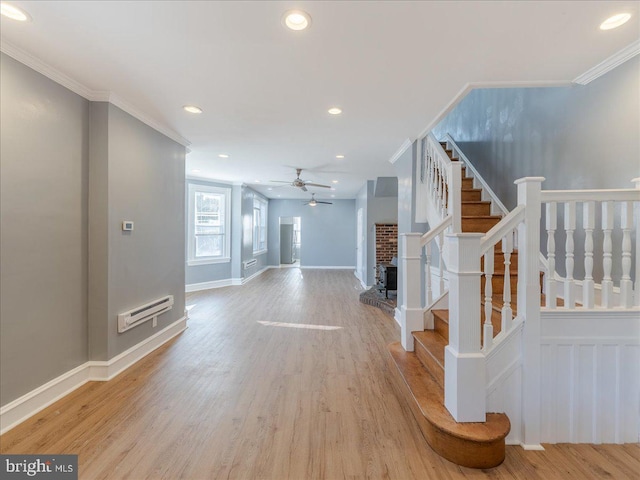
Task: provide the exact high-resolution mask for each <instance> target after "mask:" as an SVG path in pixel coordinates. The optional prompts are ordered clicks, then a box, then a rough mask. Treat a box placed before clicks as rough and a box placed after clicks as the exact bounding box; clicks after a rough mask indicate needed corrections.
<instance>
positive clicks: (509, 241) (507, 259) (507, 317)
mask: <svg viewBox="0 0 640 480" xmlns="http://www.w3.org/2000/svg"><path fill="white" fill-rule="evenodd" d="M511 252H513V233H508V234H507V236H506V237H504V238H503V239H502V253H503V254H504V288H503V294H502V302H503V305H502V326H501V330H500V331H501V332H503V333H506V332H508V331H509V329H510V328H511V323H512V322H513V310H512V309H511V268H510V267H511Z"/></svg>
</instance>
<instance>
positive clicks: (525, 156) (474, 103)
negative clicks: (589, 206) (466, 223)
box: [433, 56, 640, 208]
mask: <svg viewBox="0 0 640 480" xmlns="http://www.w3.org/2000/svg"><path fill="white" fill-rule="evenodd" d="M433 131H434V134H435V135H436V137H437V138H438V139H441V138H442V137H443V136H444V135H445V134H446V133H449V134H451V136H452V137H453V139H454V140H455V141H456V143H457V144H458V145H459V146H460V147H461V148H462V149H463V151H464V152H465V154H466V155H467V156H468V157H469V159H470V160H471V161H472V163H473V164H474V166H475V167H476V168H477V169H478V171H479V172H480V174H481V175H482V176H483V177H484V179H485V180H486V181H487V183H488V184H489V185H490V186H491V188H492V189H493V190H494V191H495V192H496V194H497V195H498V197H499V198H500V199H501V200H502V202H503V203H504V204H505V206H506V207H507V208H513V207H514V206H515V205H516V198H517V197H516V187H515V186H514V185H513V181H514V180H516V179H518V178H520V177H526V176H543V177H545V178H546V180H545V182H544V183H543V184H542V188H543V189H547V190H549V189H589V188H632V187H633V185H632V184H631V182H630V180H631V179H632V178H635V177H638V176H640V56H636V57H635V58H633V59H631V60H628V61H627V62H625V63H624V64H622V65H620V66H618V67H617V68H615V69H614V70H612V71H610V72H608V73H607V74H606V75H604V76H602V77H600V78H598V79H596V80H594V81H593V82H591V83H589V84H588V85H575V86H571V87H552V88H504V89H502V88H496V89H479V90H473V91H472V92H470V93H469V95H467V97H465V98H464V99H463V100H462V101H461V102H460V103H459V104H458V105H457V106H456V107H455V108H454V109H453V110H452V111H451V113H449V115H447V116H446V117H445V118H444V119H443V120H442V121H441V122H440V123H439V124H438V125H437V126H436V127H435V128H434V130H433Z"/></svg>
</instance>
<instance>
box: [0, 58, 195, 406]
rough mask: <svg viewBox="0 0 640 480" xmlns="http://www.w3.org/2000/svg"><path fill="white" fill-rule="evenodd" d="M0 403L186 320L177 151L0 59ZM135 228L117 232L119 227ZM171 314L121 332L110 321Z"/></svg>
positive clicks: (123, 117) (180, 156) (112, 112)
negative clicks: (167, 299)
mask: <svg viewBox="0 0 640 480" xmlns="http://www.w3.org/2000/svg"><path fill="white" fill-rule="evenodd" d="M0 62H1V63H0V88H1V90H0V96H1V98H2V101H1V102H0V119H1V122H2V136H1V137H0V182H1V183H0V209H1V210H0V216H1V219H2V228H0V261H1V264H2V268H1V269H0V402H1V403H2V405H6V404H7V403H9V402H11V401H12V400H15V399H16V398H18V397H20V396H22V395H24V394H26V393H28V392H29V391H31V390H33V389H34V388H37V387H39V386H41V385H42V384H44V383H46V382H47V381H49V380H52V379H53V378H55V377H57V376H59V375H62V374H63V373H66V372H68V371H69V370H72V369H73V368H75V367H77V366H79V365H82V364H83V363H85V362H86V361H88V360H106V359H108V358H112V357H114V356H115V355H117V354H118V353H120V352H122V351H124V350H126V349H128V348H129V347H131V346H133V345H135V344H137V343H139V342H140V341H142V340H144V339H145V338H147V337H148V336H150V335H152V334H154V333H156V332H157V331H159V330H160V329H161V328H162V327H164V326H165V325H167V324H169V323H171V322H173V321H174V320H176V319H178V318H181V317H182V316H183V315H184V253H183V252H184V234H183V230H184V155H185V149H184V147H182V146H180V145H178V144H176V143H175V142H173V141H172V140H170V139H168V138H166V137H165V136H163V135H162V134H160V133H158V132H156V131H155V130H153V129H151V128H150V127H147V126H146V125H144V124H142V123H141V122H139V121H138V120H135V119H134V118H133V117H131V116H130V115H128V114H126V113H125V112H123V111H121V110H120V109H118V108H117V107H114V106H112V105H109V104H107V103H100V102H97V103H91V102H88V101H87V100H84V99H83V98H81V97H79V96H78V95H76V94H74V93H72V92H70V91H68V90H67V89H65V88H63V87H61V86H60V85H58V84H56V83H55V82H53V81H51V80H49V79H47V78H46V77H44V76H42V75H40V74H39V73H36V72H34V71H33V70H31V69H29V68H28V67H26V66H24V65H22V64H20V63H19V62H16V61H15V60H13V59H11V58H10V57H8V56H5V55H2V56H1V57H0ZM122 220H133V221H134V222H135V230H134V231H133V232H131V233H129V234H123V233H122V232H121V221H122ZM167 294H171V295H173V296H174V299H175V304H174V308H173V310H171V311H170V312H168V313H166V314H164V315H162V316H161V317H160V318H159V321H158V327H157V328H156V329H153V328H152V327H151V325H150V324H145V325H142V326H139V327H136V328H134V329H132V330H130V331H128V332H126V333H124V334H118V333H117V328H116V323H117V318H116V316H117V314H118V313H121V312H122V311H124V310H128V309H130V308H132V307H135V306H137V305H140V304H141V303H145V302H148V301H149V300H153V299H155V298H158V297H160V296H162V295H167Z"/></svg>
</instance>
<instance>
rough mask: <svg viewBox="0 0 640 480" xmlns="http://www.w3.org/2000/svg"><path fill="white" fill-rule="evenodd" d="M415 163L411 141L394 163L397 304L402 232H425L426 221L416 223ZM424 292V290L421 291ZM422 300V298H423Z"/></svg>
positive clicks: (399, 290) (399, 291) (401, 292)
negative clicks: (396, 207)
mask: <svg viewBox="0 0 640 480" xmlns="http://www.w3.org/2000/svg"><path fill="white" fill-rule="evenodd" d="M416 164H417V143H416V142H413V145H412V146H411V148H408V149H407V150H406V151H405V152H404V153H403V154H402V155H401V156H400V158H398V160H396V162H395V163H394V165H393V166H394V167H395V172H396V175H397V177H398V265H399V267H398V306H400V304H401V299H402V294H403V291H404V281H403V279H402V267H401V266H400V264H401V258H402V255H403V254H404V252H403V248H402V237H401V234H402V233H411V232H418V233H425V232H426V231H427V224H426V223H416V222H415V221H414V220H415V205H416V192H415V188H414V185H415V184H416ZM423 293H424V292H423ZM423 300H424V299H423Z"/></svg>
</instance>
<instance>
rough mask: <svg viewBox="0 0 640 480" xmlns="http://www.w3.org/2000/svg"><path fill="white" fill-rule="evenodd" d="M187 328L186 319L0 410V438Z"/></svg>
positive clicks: (101, 380)
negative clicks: (90, 382)
mask: <svg viewBox="0 0 640 480" xmlns="http://www.w3.org/2000/svg"><path fill="white" fill-rule="evenodd" d="M186 328H187V317H186V316H184V317H182V318H180V319H179V320H176V321H175V322H173V323H172V324H171V325H168V326H167V327H165V328H163V329H162V330H160V331H159V332H158V333H156V334H155V335H152V336H151V337H149V338H147V339H145V340H143V341H142V342H140V343H138V344H137V345H134V346H133V347H131V348H130V349H128V350H126V351H125V352H122V353H121V354H120V355H117V356H116V357H114V358H112V359H111V360H107V361H89V362H86V363H83V364H82V365H79V366H77V367H76V368H74V369H73V370H70V371H68V372H66V373H64V374H62V375H60V376H59V377H57V378H54V379H53V380H51V381H49V382H47V383H45V384H44V385H41V386H40V387H38V388H36V389H35V390H32V391H30V392H29V393H27V394H25V395H23V396H22V397H20V398H17V399H16V400H14V401H13V402H10V403H8V404H7V405H5V406H4V407H2V408H0V435H1V434H4V433H5V432H8V431H9V430H11V429H12V428H14V427H15V426H17V425H19V424H20V423H22V422H24V421H25V420H27V419H28V418H29V417H32V416H33V415H35V414H36V413H38V412H40V411H41V410H44V409H45V408H47V407H48V406H49V405H51V404H52V403H54V402H57V401H58V400H60V399H61V398H63V397H65V396H66V395H68V394H70V393H71V392H73V391H74V390H76V389H78V388H80V387H81V386H82V385H84V384H85V383H87V382H89V381H97V382H106V381H109V380H111V379H112V378H114V377H115V376H116V375H118V374H119V373H121V372H123V371H124V370H126V369H127V368H129V367H130V366H131V365H133V364H134V363H136V362H138V361H139V360H141V359H142V358H144V357H145V356H147V355H148V354H149V353H151V352H152V351H154V350H155V349H156V348H158V347H160V346H161V345H163V344H164V343H166V342H168V341H169V340H171V339H172V338H173V337H175V336H176V335H178V334H179V333H181V332H183V331H184V330H185V329H186Z"/></svg>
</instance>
